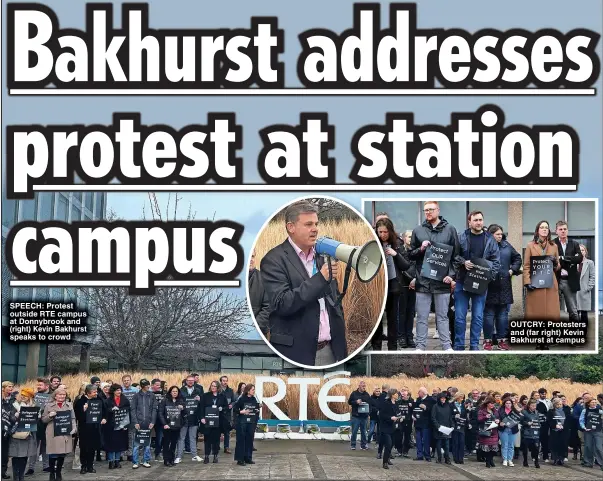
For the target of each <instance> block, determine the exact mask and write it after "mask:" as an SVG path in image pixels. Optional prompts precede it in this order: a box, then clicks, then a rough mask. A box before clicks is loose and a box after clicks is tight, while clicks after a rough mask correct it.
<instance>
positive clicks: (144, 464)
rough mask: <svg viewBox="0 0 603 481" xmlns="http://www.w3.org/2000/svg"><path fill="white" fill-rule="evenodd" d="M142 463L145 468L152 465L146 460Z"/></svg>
mask: <svg viewBox="0 0 603 481" xmlns="http://www.w3.org/2000/svg"><path fill="white" fill-rule="evenodd" d="M142 465H143V466H144V467H145V468H150V467H151V465H150V464H149V463H147V462H146V461H145V462H144V463H142Z"/></svg>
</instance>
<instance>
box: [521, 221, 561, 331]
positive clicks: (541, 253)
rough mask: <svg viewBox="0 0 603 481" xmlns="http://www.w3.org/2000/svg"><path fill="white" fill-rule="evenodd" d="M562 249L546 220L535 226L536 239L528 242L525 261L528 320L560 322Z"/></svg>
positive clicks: (524, 273)
mask: <svg viewBox="0 0 603 481" xmlns="http://www.w3.org/2000/svg"><path fill="white" fill-rule="evenodd" d="M558 270H559V250H558V249H557V245H556V244H555V243H554V242H553V241H552V239H551V230H550V228H549V223H548V222H547V221H546V220H542V221H540V222H539V223H538V224H536V229H535V230H534V238H533V239H532V240H531V241H530V242H528V245H527V246H526V249H525V252H524V258H523V284H524V286H525V288H526V300H525V318H526V319H527V320H537V321H559V318H560V311H559V287H558V285H557V277H556V276H555V272H556V271H558Z"/></svg>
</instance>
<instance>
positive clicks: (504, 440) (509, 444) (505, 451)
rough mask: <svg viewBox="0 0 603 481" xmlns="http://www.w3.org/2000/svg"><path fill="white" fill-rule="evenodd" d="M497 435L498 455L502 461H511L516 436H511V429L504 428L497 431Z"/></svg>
mask: <svg viewBox="0 0 603 481" xmlns="http://www.w3.org/2000/svg"><path fill="white" fill-rule="evenodd" d="M498 435H499V437H500V443H501V448H500V454H501V456H502V458H503V461H513V455H514V454H515V436H517V434H513V432H512V431H511V429H509V428H505V429H504V430H503V431H501V430H500V429H499V430H498Z"/></svg>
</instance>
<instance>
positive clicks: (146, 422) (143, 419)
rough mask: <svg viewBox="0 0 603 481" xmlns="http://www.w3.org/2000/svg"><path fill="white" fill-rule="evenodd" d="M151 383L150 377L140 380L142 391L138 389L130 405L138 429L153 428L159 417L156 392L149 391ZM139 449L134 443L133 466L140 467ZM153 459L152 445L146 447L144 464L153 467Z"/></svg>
mask: <svg viewBox="0 0 603 481" xmlns="http://www.w3.org/2000/svg"><path fill="white" fill-rule="evenodd" d="M150 386H151V383H150V382H149V381H148V379H141V380H140V391H138V392H137V393H136V394H135V395H134V397H133V398H132V403H131V405H130V418H131V420H132V424H134V427H135V428H136V430H137V431H140V430H144V429H153V426H154V425H155V421H156V419H157V400H156V398H155V394H153V393H152V392H151V391H149V388H150ZM138 450H139V444H138V443H136V442H135V443H134V447H133V449H132V468H133V469H137V468H138ZM150 460H151V446H150V444H149V445H148V446H145V447H144V453H143V458H142V465H143V466H144V467H145V468H149V467H151V465H150V464H149V461H150Z"/></svg>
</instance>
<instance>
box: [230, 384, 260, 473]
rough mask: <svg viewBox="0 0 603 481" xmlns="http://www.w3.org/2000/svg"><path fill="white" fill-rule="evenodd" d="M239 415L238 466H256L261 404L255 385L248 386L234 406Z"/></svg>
mask: <svg viewBox="0 0 603 481" xmlns="http://www.w3.org/2000/svg"><path fill="white" fill-rule="evenodd" d="M233 410H234V411H235V412H236V413H237V445H236V446H235V455H234V458H235V461H237V465H239V466H245V464H255V461H253V459H252V456H253V435H254V432H255V426H256V424H257V419H258V414H259V412H260V404H259V403H258V401H257V399H256V398H255V385H253V384H247V385H245V389H244V390H243V394H242V395H241V396H240V397H239V399H237V402H236V403H235V405H234V406H233Z"/></svg>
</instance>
